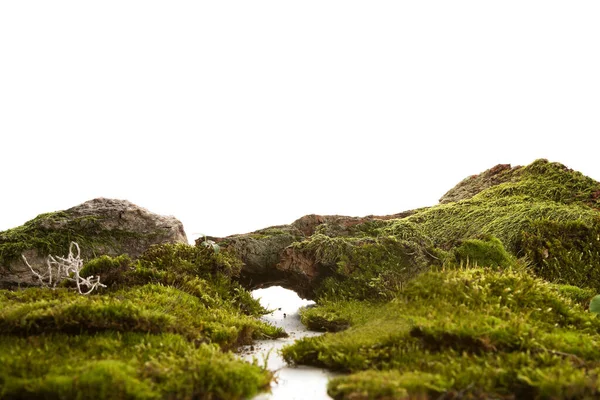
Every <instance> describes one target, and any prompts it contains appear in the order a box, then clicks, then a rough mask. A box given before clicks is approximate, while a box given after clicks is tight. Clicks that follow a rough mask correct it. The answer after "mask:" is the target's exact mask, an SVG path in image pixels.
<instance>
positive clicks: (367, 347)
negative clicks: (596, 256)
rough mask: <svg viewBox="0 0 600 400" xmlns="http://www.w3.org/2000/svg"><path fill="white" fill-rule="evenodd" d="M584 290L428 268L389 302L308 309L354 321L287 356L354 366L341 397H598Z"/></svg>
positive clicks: (594, 332) (592, 327) (598, 333)
mask: <svg viewBox="0 0 600 400" xmlns="http://www.w3.org/2000/svg"><path fill="white" fill-rule="evenodd" d="M587 294H588V295H590V293H589V292H588V293H587ZM582 297H583V296H582V293H581V292H577V291H576V290H569V289H568V288H565V287H564V286H560V285H555V284H551V283H548V282H546V281H543V280H541V279H539V278H535V277H533V276H532V275H531V274H529V273H528V272H527V271H524V270H518V269H514V268H508V269H497V268H496V269H491V268H467V269H458V270H456V269H453V270H440V271H437V272H427V273H424V274H421V275H420V276H418V277H416V278H414V279H413V280H412V281H411V282H409V283H408V284H407V285H406V286H405V288H404V290H403V291H402V293H401V294H399V295H398V297H397V298H395V299H394V300H392V301H388V302H383V303H381V302H379V303H373V302H365V301H350V302H349V301H345V300H342V301H328V302H324V303H323V304H321V305H320V306H319V307H316V308H310V309H307V310H305V311H304V312H303V315H302V318H303V320H304V321H306V322H307V323H308V324H310V323H311V321H317V322H319V323H321V322H322V320H327V321H329V323H330V324H331V325H333V326H335V325H336V323H338V322H340V321H343V322H345V323H347V324H349V325H350V327H349V328H348V329H347V330H345V331H343V332H339V333H335V334H326V335H324V336H321V337H316V338H305V339H302V340H300V341H298V342H296V344H294V345H292V346H289V347H286V348H284V350H283V355H284V357H285V359H286V360H288V361H289V362H292V363H300V364H309V365H315V366H321V367H326V368H330V369H333V370H338V371H345V372H350V373H351V374H350V375H345V376H341V377H338V378H335V379H334V380H332V381H331V382H330V384H329V394H330V395H331V396H332V397H334V398H336V399H356V398H359V399H387V398H407V399H408V398H480V399H485V398H505V399H509V398H597V397H598V396H600V389H599V386H598V384H599V381H598V373H600V362H599V361H598V360H600V346H598V344H599V343H600V320H599V319H598V318H597V317H596V316H595V315H593V314H590V313H589V312H587V311H586V310H585V309H584V308H583V307H582V305H581V304H580V301H581V300H582Z"/></svg>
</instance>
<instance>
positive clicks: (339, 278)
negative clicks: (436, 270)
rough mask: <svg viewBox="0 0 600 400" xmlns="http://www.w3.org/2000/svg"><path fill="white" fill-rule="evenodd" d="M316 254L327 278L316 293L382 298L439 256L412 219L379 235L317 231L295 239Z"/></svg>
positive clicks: (300, 248)
mask: <svg viewBox="0 0 600 400" xmlns="http://www.w3.org/2000/svg"><path fill="white" fill-rule="evenodd" d="M293 247H294V249H295V250H296V251H297V252H300V253H303V254H305V256H306V257H307V258H309V259H314V260H315V261H316V262H317V263H318V264H319V265H320V266H321V270H322V272H321V274H322V276H324V277H325V279H324V280H323V282H322V283H321V284H320V286H319V288H318V289H317V290H316V295H317V298H321V299H322V298H326V297H328V296H329V297H331V296H333V297H343V298H354V299H384V298H389V297H391V296H393V294H394V293H396V292H397V291H398V290H401V288H402V286H403V285H404V284H405V283H406V282H407V281H409V280H410V279H411V278H412V277H414V276H415V275H417V274H418V273H420V272H422V271H424V270H426V269H427V268H428V267H429V266H430V265H431V264H434V263H438V262H439V260H438V259H437V258H436V256H435V255H434V254H435V253H434V250H433V248H432V246H431V242H430V241H429V240H428V239H427V238H426V237H425V236H424V235H422V233H421V232H420V231H419V229H418V228H417V227H416V226H414V225H413V224H410V223H403V224H402V225H400V223H399V224H397V225H396V226H394V230H393V231H391V230H390V231H386V232H385V233H382V235H380V236H378V237H349V236H346V237H329V236H326V235H322V234H315V235H313V236H311V237H310V239H308V240H305V241H303V242H297V243H295V244H293Z"/></svg>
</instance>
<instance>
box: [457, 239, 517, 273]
mask: <svg viewBox="0 0 600 400" xmlns="http://www.w3.org/2000/svg"><path fill="white" fill-rule="evenodd" d="M454 255H455V257H456V262H457V263H459V264H474V265H481V266H485V267H494V268H508V267H510V266H511V265H514V263H515V260H514V257H513V256H511V255H510V254H509V253H508V252H507V251H506V250H505V249H504V246H503V245H502V242H501V241H500V240H499V239H497V238H495V237H493V236H489V237H486V238H485V239H483V240H482V239H467V240H464V241H463V242H462V243H461V244H460V246H458V247H456V248H455V249H454Z"/></svg>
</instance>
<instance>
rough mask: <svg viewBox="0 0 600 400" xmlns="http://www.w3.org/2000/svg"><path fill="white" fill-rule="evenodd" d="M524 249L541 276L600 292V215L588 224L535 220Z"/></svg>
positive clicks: (524, 240)
mask: <svg viewBox="0 0 600 400" xmlns="http://www.w3.org/2000/svg"><path fill="white" fill-rule="evenodd" d="M521 248H522V249H523V252H524V253H525V255H526V256H527V257H528V258H529V259H530V260H531V261H532V265H533V269H534V271H535V273H536V274H537V275H538V276H541V277H543V278H544V279H547V280H549V281H552V282H558V283H564V284H569V285H575V286H580V287H585V286H588V287H593V288H594V289H596V290H597V291H600V268H599V266H600V215H599V216H597V217H596V218H595V219H591V220H588V221H582V220H571V221H553V220H549V219H543V220H537V221H533V222H532V224H531V226H530V228H529V230H528V231H527V232H524V233H523V238H522V242H521Z"/></svg>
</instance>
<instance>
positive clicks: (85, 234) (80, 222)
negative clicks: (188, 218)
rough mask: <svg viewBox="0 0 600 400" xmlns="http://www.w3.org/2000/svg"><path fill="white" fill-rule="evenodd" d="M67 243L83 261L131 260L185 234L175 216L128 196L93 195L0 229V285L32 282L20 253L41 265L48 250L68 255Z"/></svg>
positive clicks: (24, 284) (33, 281) (181, 239)
mask: <svg viewBox="0 0 600 400" xmlns="http://www.w3.org/2000/svg"><path fill="white" fill-rule="evenodd" d="M71 241H76V242H77V243H78V244H79V246H80V247H81V250H82V257H83V258H84V259H86V260H87V259H89V258H92V257H97V256H100V255H105V254H106V255H111V256H114V255H119V254H128V255H129V256H131V257H133V258H135V257H138V256H139V255H140V254H142V253H143V252H144V251H145V250H146V249H148V247H150V246H151V245H153V244H159V243H177V242H181V243H187V238H186V235H185V231H184V229H183V225H182V223H181V222H180V221H179V220H177V219H176V218H175V217H171V216H161V215H157V214H154V213H152V212H150V211H148V210H146V209H145V208H142V207H139V206H136V205H135V204H133V203H131V202H129V201H127V200H115V199H106V198H98V199H93V200H90V201H87V202H85V203H83V204H80V205H78V206H75V207H73V208H70V209H68V210H64V211H58V212H53V213H48V214H42V215H39V216H38V217H36V218H34V219H33V220H31V221H28V222H26V223H25V224H24V225H22V226H20V227H17V228H13V229H9V230H8V231H4V232H0V288H14V287H18V286H29V285H35V284H36V283H37V281H36V280H34V279H33V276H32V274H31V272H30V271H29V268H28V267H27V266H26V265H25V263H24V262H23V260H22V259H21V255H25V257H27V260H28V261H29V263H30V264H31V265H32V266H34V267H42V266H44V265H45V260H46V257H47V256H48V255H49V254H51V255H59V256H63V255H65V254H66V253H68V249H69V243H70V242H71Z"/></svg>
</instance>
